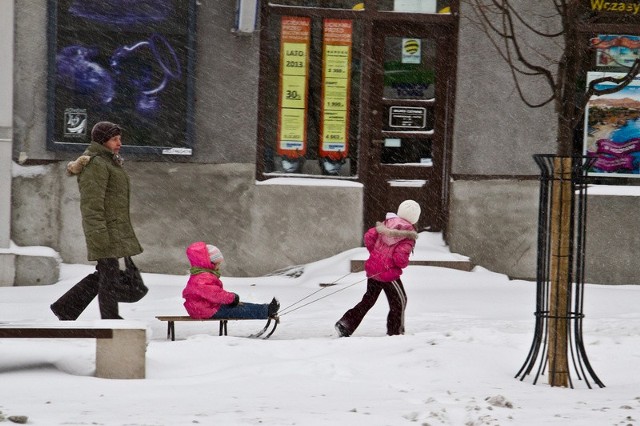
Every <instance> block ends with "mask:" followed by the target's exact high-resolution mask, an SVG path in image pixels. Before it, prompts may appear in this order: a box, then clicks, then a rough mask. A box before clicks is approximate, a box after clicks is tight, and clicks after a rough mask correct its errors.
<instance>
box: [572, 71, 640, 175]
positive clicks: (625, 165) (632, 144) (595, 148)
mask: <svg viewBox="0 0 640 426" xmlns="http://www.w3.org/2000/svg"><path fill="white" fill-rule="evenodd" d="M624 76H625V74H624V73H604V72H589V73H587V83H589V82H591V81H593V80H595V79H597V78H601V77H615V78H622V77H624ZM613 87H615V84H614V83H612V82H603V83H600V84H598V85H596V88H597V89H601V90H606V89H609V88H613ZM638 111H640V79H638V78H637V77H636V79H634V80H633V81H632V82H631V83H629V85H628V86H626V87H625V88H624V89H622V90H619V91H617V92H614V93H608V94H605V95H602V96H592V97H591V98H590V99H589V102H588V103H587V108H586V110H585V114H584V115H585V123H584V148H583V152H584V155H586V156H589V157H596V160H595V162H594V163H593V166H592V167H591V169H590V170H589V172H590V174H594V175H603V176H611V177H640V113H639V112H638Z"/></svg>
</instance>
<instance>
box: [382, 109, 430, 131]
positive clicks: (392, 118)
mask: <svg viewBox="0 0 640 426" xmlns="http://www.w3.org/2000/svg"><path fill="white" fill-rule="evenodd" d="M389 127H391V128H395V129H411V130H421V129H426V127H427V109H426V108H423V107H406V106H392V107H390V108H389Z"/></svg>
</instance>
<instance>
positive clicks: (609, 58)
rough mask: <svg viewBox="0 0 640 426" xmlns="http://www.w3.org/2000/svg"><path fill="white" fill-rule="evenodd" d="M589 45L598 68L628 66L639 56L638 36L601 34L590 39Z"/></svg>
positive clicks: (639, 41) (639, 40)
mask: <svg viewBox="0 0 640 426" xmlns="http://www.w3.org/2000/svg"><path fill="white" fill-rule="evenodd" d="M591 45H592V46H593V47H594V48H595V49H596V52H597V54H596V66H597V67H598V68H600V69H606V68H609V69H611V68H628V67H631V66H632V65H633V63H634V62H635V61H636V59H638V58H640V36H636V35H613V34H601V35H598V36H597V37H594V38H593V39H591ZM614 71H615V70H614Z"/></svg>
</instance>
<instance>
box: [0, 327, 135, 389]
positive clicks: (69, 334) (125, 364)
mask: <svg viewBox="0 0 640 426" xmlns="http://www.w3.org/2000/svg"><path fill="white" fill-rule="evenodd" d="M71 324H73V322H69V325H67V324H64V325H55V326H54V325H52V326H46V325H36V324H16V323H13V324H2V325H0V338H25V339H80V338H93V339H96V377H99V378H103V379H144V378H145V375H146V351H147V330H146V328H137V327H113V328H109V327H108V326H106V324H104V322H103V323H102V324H100V325H99V326H96V327H91V326H86V327H83V326H80V325H79V324H78V325H77V326H72V325H71ZM118 325H119V324H118Z"/></svg>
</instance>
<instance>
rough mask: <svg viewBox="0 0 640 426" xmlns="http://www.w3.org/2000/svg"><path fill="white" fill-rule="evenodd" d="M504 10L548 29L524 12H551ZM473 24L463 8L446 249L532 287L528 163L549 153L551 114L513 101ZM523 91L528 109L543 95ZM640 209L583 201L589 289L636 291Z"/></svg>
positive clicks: (552, 50)
mask: <svg viewBox="0 0 640 426" xmlns="http://www.w3.org/2000/svg"><path fill="white" fill-rule="evenodd" d="M511 4H512V5H515V6H516V7H517V8H519V10H520V11H522V12H526V13H523V16H525V17H527V19H532V18H533V17H534V16H539V17H541V18H540V19H546V21H544V22H543V23H542V27H540V28H546V29H549V30H551V29H553V28H554V25H555V24H554V22H553V20H550V19H548V18H545V17H548V16H549V14H550V11H549V10H547V11H546V12H547V13H541V14H537V15H536V14H535V13H529V12H527V11H526V8H535V7H543V8H544V7H548V6H549V5H550V4H551V2H547V1H545V2H529V1H527V0H518V1H516V2H511ZM472 17H473V12H472V10H471V9H470V6H469V4H468V3H467V2H461V18H460V33H459V51H458V52H459V54H458V70H457V71H458V73H457V94H456V111H455V126H454V142H453V152H452V174H453V179H452V180H451V183H450V215H449V227H448V232H447V241H448V243H449V244H450V247H451V250H452V251H454V252H457V253H461V254H464V255H466V256H469V257H470V258H471V259H472V260H473V262H474V263H476V264H478V265H481V266H483V267H486V268H488V269H490V270H493V271H496V272H500V273H504V274H507V275H509V276H511V277H519V278H527V279H532V280H535V277H536V255H537V247H536V245H537V220H538V217H537V215H538V202H539V201H538V198H539V182H538V181H537V180H536V179H535V177H537V176H539V175H540V170H539V169H538V167H537V166H536V164H535V162H534V161H533V158H532V156H533V154H555V153H556V152H557V147H556V122H555V112H554V110H553V105H552V104H550V105H547V106H545V107H543V108H538V109H532V108H529V107H527V106H526V105H525V104H524V103H523V102H522V101H521V100H520V98H519V96H518V93H517V91H516V88H515V85H514V83H513V78H512V76H511V74H510V73H509V70H508V68H507V66H506V64H505V63H504V61H503V60H502V58H500V57H499V56H498V55H497V54H496V51H495V50H494V47H493V46H492V45H491V44H490V43H489V42H488V40H487V37H486V35H485V34H484V33H483V32H482V31H480V30H479V29H478V28H477V27H476V26H474V25H473V24H472V23H471V22H470V18H472ZM529 42H530V43H531V42H532V43H534V46H535V40H529ZM536 47H537V48H538V49H541V50H540V51H541V52H546V53H547V54H549V55H550V56H549V57H550V58H554V57H557V56H558V54H559V51H558V47H557V46H555V45H552V44H551V45H547V46H544V45H542V44H538V45H537V46H536ZM551 69H553V68H551ZM523 81H524V80H523ZM523 91H524V92H525V93H529V94H532V99H534V100H535V99H536V97H537V99H538V100H539V99H542V98H543V96H544V94H545V93H548V92H547V86H545V85H543V84H541V82H540V81H537V82H536V81H528V82H527V81H525V86H523ZM527 179H528V180H527ZM638 203H640V198H639V197H621V196H602V195H600V196H589V203H588V212H587V225H588V228H587V246H586V267H585V273H586V280H587V282H594V283H604V284H632V283H635V284H637V283H639V282H640V270H639V269H638V268H637V267H636V266H635V263H636V261H635V257H636V253H639V252H640V228H639V227H638V226H637V225H634V224H633V223H632V222H633V216H634V215H633V213H631V212H635V211H638V210H637V209H638V207H639V205H638Z"/></svg>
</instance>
